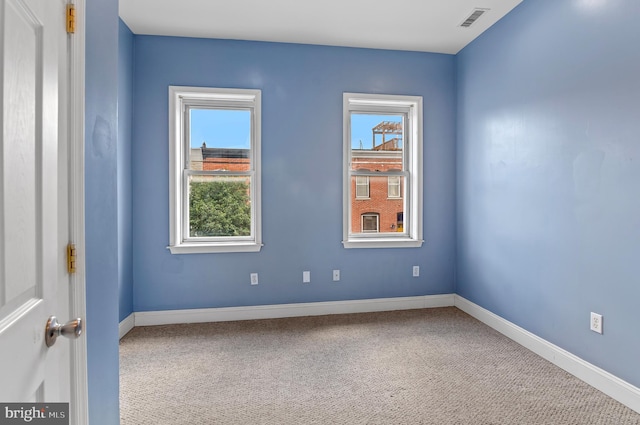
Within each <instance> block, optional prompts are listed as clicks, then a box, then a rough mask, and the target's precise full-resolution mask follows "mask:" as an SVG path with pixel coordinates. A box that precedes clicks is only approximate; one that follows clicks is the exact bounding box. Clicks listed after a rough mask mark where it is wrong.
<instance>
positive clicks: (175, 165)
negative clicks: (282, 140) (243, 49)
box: [168, 86, 262, 254]
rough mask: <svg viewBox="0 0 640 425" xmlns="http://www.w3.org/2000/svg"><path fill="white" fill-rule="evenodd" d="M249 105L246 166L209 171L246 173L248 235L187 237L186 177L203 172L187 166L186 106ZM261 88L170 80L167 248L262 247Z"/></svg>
mask: <svg viewBox="0 0 640 425" xmlns="http://www.w3.org/2000/svg"><path fill="white" fill-rule="evenodd" d="M194 107H195V108H198V107H202V108H217V109H226V108H228V109H248V110H250V111H251V151H250V162H251V169H250V171H249V172H242V173H234V172H220V171H215V172H213V171H212V172H210V173H211V174H215V175H220V174H227V175H229V176H234V175H243V176H244V175H246V176H247V177H248V178H250V180H251V183H250V188H251V189H250V199H251V235H250V236H238V237H209V238H192V237H189V230H188V229H189V223H188V221H189V219H188V204H189V189H188V187H189V186H188V180H189V177H190V176H192V175H195V174H207V172H204V171H194V170H190V169H189V160H190V156H189V153H190V150H191V149H190V148H191V147H190V146H189V134H188V133H189V129H188V125H189V122H188V117H187V114H188V111H189V109H190V108H194ZM260 128H261V91H260V90H253V89H228V88H211V87H182V86H169V176H170V178H169V246H168V248H169V249H170V250H171V253H172V254H199V253H215V252H257V251H260V249H261V247H262V220H261V185H260V180H261V178H260V176H261V173H260V168H261V167H260V158H261V154H260V144H261V143H260V142H261V130H260Z"/></svg>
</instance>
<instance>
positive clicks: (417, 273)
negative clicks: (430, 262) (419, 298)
mask: <svg viewBox="0 0 640 425" xmlns="http://www.w3.org/2000/svg"><path fill="white" fill-rule="evenodd" d="M418 276H420V266H413V277H418Z"/></svg>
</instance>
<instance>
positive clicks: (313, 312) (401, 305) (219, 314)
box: [134, 294, 453, 326]
mask: <svg viewBox="0 0 640 425" xmlns="http://www.w3.org/2000/svg"><path fill="white" fill-rule="evenodd" d="M452 306H453V294H446V295H426V296H419V297H402V298H378V299H370V300H351V301H326V302H317V303H300V304H275V305H258V306H249V307H224V308H204V309H191V310H166V311H141V312H136V313H134V314H135V326H151V325H168V324H177V323H202V322H227V321H231V320H255V319H277V318H282V317H299V316H322V315H326V314H346V313H369V312H375V311H391V310H410V309H417V308H435V307H452Z"/></svg>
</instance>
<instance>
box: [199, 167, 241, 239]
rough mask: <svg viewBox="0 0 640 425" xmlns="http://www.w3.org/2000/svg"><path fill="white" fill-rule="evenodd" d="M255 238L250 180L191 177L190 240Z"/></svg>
mask: <svg viewBox="0 0 640 425" xmlns="http://www.w3.org/2000/svg"><path fill="white" fill-rule="evenodd" d="M214 236H251V180H250V178H249V177H244V176H240V177H226V176H225V177H221V176H190V177H189V237H192V238H198V237H214Z"/></svg>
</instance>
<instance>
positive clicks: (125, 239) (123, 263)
mask: <svg viewBox="0 0 640 425" xmlns="http://www.w3.org/2000/svg"><path fill="white" fill-rule="evenodd" d="M132 122H133V33H132V32H131V30H130V29H129V27H127V25H126V24H125V23H124V22H122V20H120V21H119V28H118V169H117V173H118V296H119V300H120V308H119V313H120V314H119V318H120V321H122V320H123V319H125V318H126V317H127V316H129V315H130V314H131V313H133V249H132V248H133V233H132V220H133V217H132V211H133V209H132V196H131V193H132V184H131V136H132V128H131V125H132Z"/></svg>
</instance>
